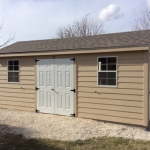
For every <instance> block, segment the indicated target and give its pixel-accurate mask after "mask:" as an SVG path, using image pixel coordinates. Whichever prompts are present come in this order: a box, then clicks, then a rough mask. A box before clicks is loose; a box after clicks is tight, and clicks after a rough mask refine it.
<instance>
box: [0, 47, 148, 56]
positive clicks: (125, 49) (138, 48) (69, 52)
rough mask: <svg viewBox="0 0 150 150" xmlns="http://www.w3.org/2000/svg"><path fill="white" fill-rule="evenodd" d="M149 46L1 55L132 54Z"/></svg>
mask: <svg viewBox="0 0 150 150" xmlns="http://www.w3.org/2000/svg"><path fill="white" fill-rule="evenodd" d="M149 49H150V47H149V46H140V47H139V46H138V47H119V48H118V47H117V48H107V49H106V48H104V49H93V50H91V49H90V50H87V49H84V50H65V51H64V50H63V51H50V52H48V51H46V52H27V53H9V54H0V57H21V56H22V57H23V56H44V55H49V56H50V55H69V54H90V53H92V54H93V53H109V52H130V51H145V50H149Z"/></svg>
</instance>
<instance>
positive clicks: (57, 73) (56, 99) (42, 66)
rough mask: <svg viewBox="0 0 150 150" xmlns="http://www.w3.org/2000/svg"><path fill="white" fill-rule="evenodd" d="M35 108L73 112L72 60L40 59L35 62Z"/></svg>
mask: <svg viewBox="0 0 150 150" xmlns="http://www.w3.org/2000/svg"><path fill="white" fill-rule="evenodd" d="M37 87H38V88H39V90H37V109H38V110H39V111H40V112H43V113H54V114H60V115H70V114H73V112H74V110H73V106H74V101H73V94H74V93H73V92H72V91H70V90H72V89H73V61H72V60H70V59H41V60H39V61H38V62H37ZM52 89H54V90H52Z"/></svg>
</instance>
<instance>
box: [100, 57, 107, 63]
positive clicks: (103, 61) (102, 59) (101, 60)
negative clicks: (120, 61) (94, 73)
mask: <svg viewBox="0 0 150 150" xmlns="http://www.w3.org/2000/svg"><path fill="white" fill-rule="evenodd" d="M98 62H101V64H106V62H107V61H106V58H99V59H98Z"/></svg>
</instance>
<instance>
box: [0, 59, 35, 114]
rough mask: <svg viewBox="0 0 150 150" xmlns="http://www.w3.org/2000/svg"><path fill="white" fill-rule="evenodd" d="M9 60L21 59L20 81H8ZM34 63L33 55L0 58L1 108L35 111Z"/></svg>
mask: <svg viewBox="0 0 150 150" xmlns="http://www.w3.org/2000/svg"><path fill="white" fill-rule="evenodd" d="M7 60H19V64H20V72H19V74H20V82H19V83H8V82H7ZM34 65H35V60H34V59H33V58H32V57H28V58H26V57H17V58H9V59H7V58H2V59H0V108H11V109H17V110H26V111H35V109H36V108H35V74H34V73H35V69H34Z"/></svg>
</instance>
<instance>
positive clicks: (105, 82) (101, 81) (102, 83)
mask: <svg viewBox="0 0 150 150" xmlns="http://www.w3.org/2000/svg"><path fill="white" fill-rule="evenodd" d="M98 84H99V85H107V79H99V83H98Z"/></svg>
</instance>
